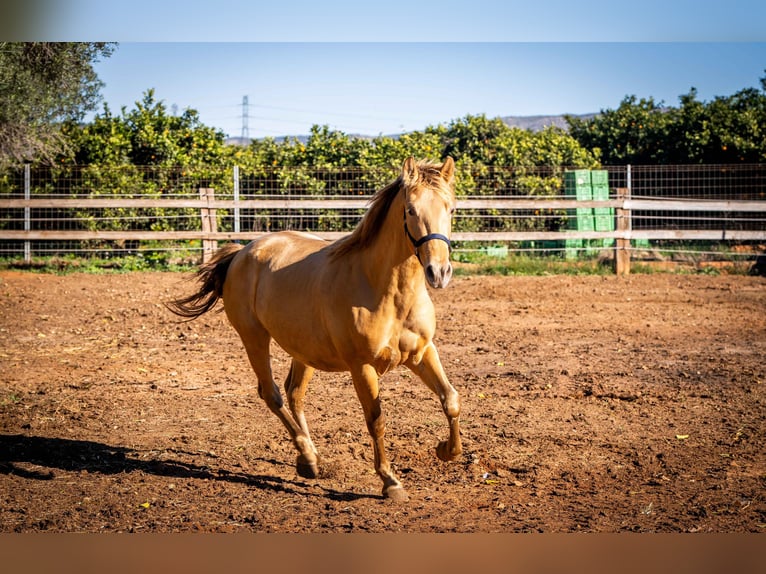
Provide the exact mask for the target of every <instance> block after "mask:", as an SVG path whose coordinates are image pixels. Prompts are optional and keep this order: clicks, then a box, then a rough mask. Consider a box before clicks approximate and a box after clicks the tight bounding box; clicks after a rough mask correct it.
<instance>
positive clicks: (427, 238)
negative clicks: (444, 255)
mask: <svg viewBox="0 0 766 574" xmlns="http://www.w3.org/2000/svg"><path fill="white" fill-rule="evenodd" d="M404 233H406V234H407V238H408V239H409V240H410V243H412V246H413V247H414V248H415V255H416V256H417V258H418V261H420V251H418V248H419V247H420V246H421V245H423V244H424V243H425V242H427V241H431V240H432V239H438V240H439V241H444V243H446V244H447V248H448V249H449V251H450V253H452V242H451V241H450V240H449V237H447V236H446V235H442V234H441V233H429V234H428V235H424V236H423V237H421V238H420V239H415V238H414V237H413V236H412V233H410V229H409V228H408V227H407V212H405V213H404ZM420 263H421V264H422V263H423V262H422V261H420Z"/></svg>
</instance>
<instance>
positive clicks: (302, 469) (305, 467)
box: [295, 455, 319, 478]
mask: <svg viewBox="0 0 766 574" xmlns="http://www.w3.org/2000/svg"><path fill="white" fill-rule="evenodd" d="M295 469H296V470H297V471H298V476H300V477H302V478H318V477H319V467H318V466H317V463H315V462H308V461H306V459H304V458H303V456H302V455H301V456H298V460H297V461H296V463H295Z"/></svg>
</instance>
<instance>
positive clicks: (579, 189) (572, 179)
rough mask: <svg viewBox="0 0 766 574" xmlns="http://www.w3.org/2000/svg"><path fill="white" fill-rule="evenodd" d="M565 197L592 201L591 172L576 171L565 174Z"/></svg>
mask: <svg viewBox="0 0 766 574" xmlns="http://www.w3.org/2000/svg"><path fill="white" fill-rule="evenodd" d="M564 195H566V196H568V197H574V198H576V199H580V200H587V199H591V198H592V196H593V194H592V191H591V183H590V171H589V170H587V169H576V170H573V171H566V172H564Z"/></svg>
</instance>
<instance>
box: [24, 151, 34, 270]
mask: <svg viewBox="0 0 766 574" xmlns="http://www.w3.org/2000/svg"><path fill="white" fill-rule="evenodd" d="M30 180H31V177H30V173H29V164H28V163H25V164H24V199H25V200H26V201H29V199H30V198H31V187H32V186H31V181H30ZM30 217H31V214H30V209H29V207H25V208H24V231H30V230H31V229H32V222H31V221H30ZM31 261H32V246H31V243H30V242H29V241H28V240H27V241H25V242H24V262H25V263H30V262H31Z"/></svg>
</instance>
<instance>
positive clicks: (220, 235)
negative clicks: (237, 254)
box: [0, 188, 766, 274]
mask: <svg viewBox="0 0 766 574" xmlns="http://www.w3.org/2000/svg"><path fill="white" fill-rule="evenodd" d="M616 193H617V197H616V198H615V199H609V200H604V201H594V200H590V201H587V200H586V201H583V200H575V199H531V198H504V199H482V198H465V199H460V200H458V202H457V208H458V212H459V210H461V209H466V210H494V211H495V212H513V211H518V210H541V211H542V210H574V209H577V208H614V210H615V211H614V214H615V226H614V231H578V230H564V231H477V232H459V231H458V232H455V233H453V236H452V239H453V240H454V241H457V242H465V241H472V242H493V243H496V242H521V241H560V240H568V239H587V240H592V239H613V240H614V247H613V249H614V250H615V258H614V259H615V265H616V269H615V270H616V272H617V273H618V274H626V273H628V272H629V270H630V253H631V240H681V241H766V226H760V228H758V229H749V230H741V229H740V230H737V229H729V228H727V224H726V218H722V220H721V227H720V229H696V230H695V229H667V228H665V229H634V228H633V225H632V218H633V215H632V214H633V213H634V212H635V211H637V210H640V211H642V212H652V211H662V212H668V211H679V212H718V213H732V212H734V213H743V212H755V213H764V212H766V201H757V200H756V201H748V200H682V199H660V198H652V199H636V198H631V197H630V196H629V192H628V189H626V188H619V189H617V190H616ZM199 197H200V199H121V198H109V199H102V198H94V199H89V198H79V199H58V198H51V199H42V198H40V199H38V198H34V199H33V198H29V199H0V209H17V210H18V209H23V210H24V214H25V217H26V218H28V217H29V213H30V211H31V210H32V209H40V208H51V209H98V208H108V209H115V208H128V209H130V208H148V209H198V210H199V212H200V217H201V222H202V223H201V230H199V231H196V230H189V231H88V230H66V229H63V230H54V229H46V230H32V229H31V228H30V225H29V222H28V221H26V222H25V225H24V229H23V230H6V229H0V241H1V240H15V241H24V242H25V249H24V252H25V257H26V258H29V253H30V249H29V242H31V241H42V240H74V241H85V240H117V241H122V240H139V241H141V240H153V241H163V240H202V242H203V258H204V259H207V258H208V257H209V256H210V254H212V252H213V251H214V250H215V248H216V243H217V241H223V240H230V241H231V240H240V241H250V240H253V239H256V238H257V237H260V236H261V235H263V234H264V233H268V231H238V230H239V229H240V225H239V221H237V220H235V225H234V231H219V230H218V228H217V217H216V212H217V210H219V209H221V210H231V212H232V213H234V216H235V218H237V217H238V216H239V213H240V212H241V210H245V209H249V210H256V211H257V210H274V209H278V210H283V211H286V212H290V211H291V210H334V209H364V208H366V207H367V205H368V199H356V198H355V199H335V198H332V199H330V198H327V199H245V200H239V199H216V198H215V195H214V193H213V190H212V189H209V188H201V189H200V196H199ZM345 233H346V232H315V235H318V236H320V237H323V238H325V239H328V240H333V239H337V238H339V237H341V236H343V235H344V234H345Z"/></svg>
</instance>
